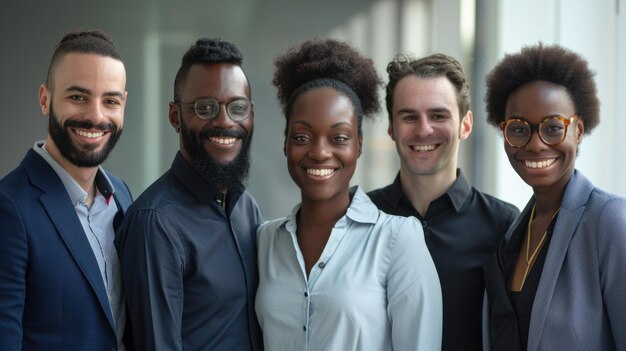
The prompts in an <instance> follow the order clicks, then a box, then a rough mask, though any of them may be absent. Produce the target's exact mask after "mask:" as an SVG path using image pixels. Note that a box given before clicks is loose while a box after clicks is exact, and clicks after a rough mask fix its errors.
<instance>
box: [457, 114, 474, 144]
mask: <svg viewBox="0 0 626 351" xmlns="http://www.w3.org/2000/svg"><path fill="white" fill-rule="evenodd" d="M473 125H474V116H473V115H472V111H467V113H466V114H465V116H463V118H462V119H461V125H460V130H459V139H461V140H465V139H467V138H468V137H469V136H470V133H471V132H472V126H473Z"/></svg>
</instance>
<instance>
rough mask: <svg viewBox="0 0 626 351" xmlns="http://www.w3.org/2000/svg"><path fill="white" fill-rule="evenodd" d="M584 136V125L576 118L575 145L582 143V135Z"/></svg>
mask: <svg viewBox="0 0 626 351" xmlns="http://www.w3.org/2000/svg"><path fill="white" fill-rule="evenodd" d="M584 134H585V124H584V123H583V121H582V119H580V117H579V118H576V144H580V143H581V142H582V141H583V135H584Z"/></svg>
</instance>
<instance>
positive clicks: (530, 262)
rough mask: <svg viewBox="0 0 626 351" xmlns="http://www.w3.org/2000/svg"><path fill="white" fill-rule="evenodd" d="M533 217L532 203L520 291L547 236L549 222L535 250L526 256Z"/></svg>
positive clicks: (555, 213)
mask: <svg viewBox="0 0 626 351" xmlns="http://www.w3.org/2000/svg"><path fill="white" fill-rule="evenodd" d="M560 210H561V209H560V208H559V209H558V210H556V212H554V214H553V215H552V219H550V223H552V221H553V220H554V217H556V215H557V213H559V211H560ZM533 219H535V205H533V208H532V210H531V211H530V218H529V219H528V229H527V230H526V256H525V257H524V260H525V261H526V268H525V269H524V278H522V285H520V291H522V289H523V288H524V283H525V282H526V277H528V272H530V268H531V267H532V266H533V263H535V260H536V259H537V255H538V254H539V251H541V248H542V247H543V244H544V243H545V242H546V238H547V237H548V228H550V223H548V227H547V228H546V231H545V232H543V235H542V236H541V240H539V244H538V245H537V247H535V250H533V253H532V255H530V257H528V255H529V254H530V237H531V230H530V227H531V225H532V223H533Z"/></svg>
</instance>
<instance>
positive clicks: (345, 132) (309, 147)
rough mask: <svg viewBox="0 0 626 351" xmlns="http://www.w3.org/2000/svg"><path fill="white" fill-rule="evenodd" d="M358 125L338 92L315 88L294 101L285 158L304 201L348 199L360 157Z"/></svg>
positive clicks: (347, 100) (345, 98)
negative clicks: (351, 180) (351, 181)
mask: <svg viewBox="0 0 626 351" xmlns="http://www.w3.org/2000/svg"><path fill="white" fill-rule="evenodd" d="M357 125H358V120H357V116H356V115H355V113H354V108H353V106H352V104H351V102H350V100H349V99H348V98H347V97H346V96H344V95H343V94H342V93H340V92H338V91H337V90H334V89H332V88H315V89H312V90H309V91H306V92H304V93H302V94H301V95H300V96H298V97H297V98H296V101H295V102H294V104H293V110H292V113H291V116H289V120H288V123H287V136H286V140H285V154H286V156H287V166H288V169H289V174H290V175H291V178H292V179H293V180H294V182H295V183H296V185H298V187H299V188H300V191H301V194H302V198H303V200H305V199H310V200H314V201H324V200H331V199H335V198H341V197H344V199H345V200H347V199H348V196H349V195H348V194H349V186H350V179H351V178H352V175H353V174H354V171H355V169H356V164H357V159H358V158H359V155H360V154H361V138H360V137H359V133H358V127H357Z"/></svg>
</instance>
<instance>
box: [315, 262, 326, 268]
mask: <svg viewBox="0 0 626 351" xmlns="http://www.w3.org/2000/svg"><path fill="white" fill-rule="evenodd" d="M317 266H318V267H320V268H324V267H326V263H324V262H320V263H319V264H318V265H317Z"/></svg>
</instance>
